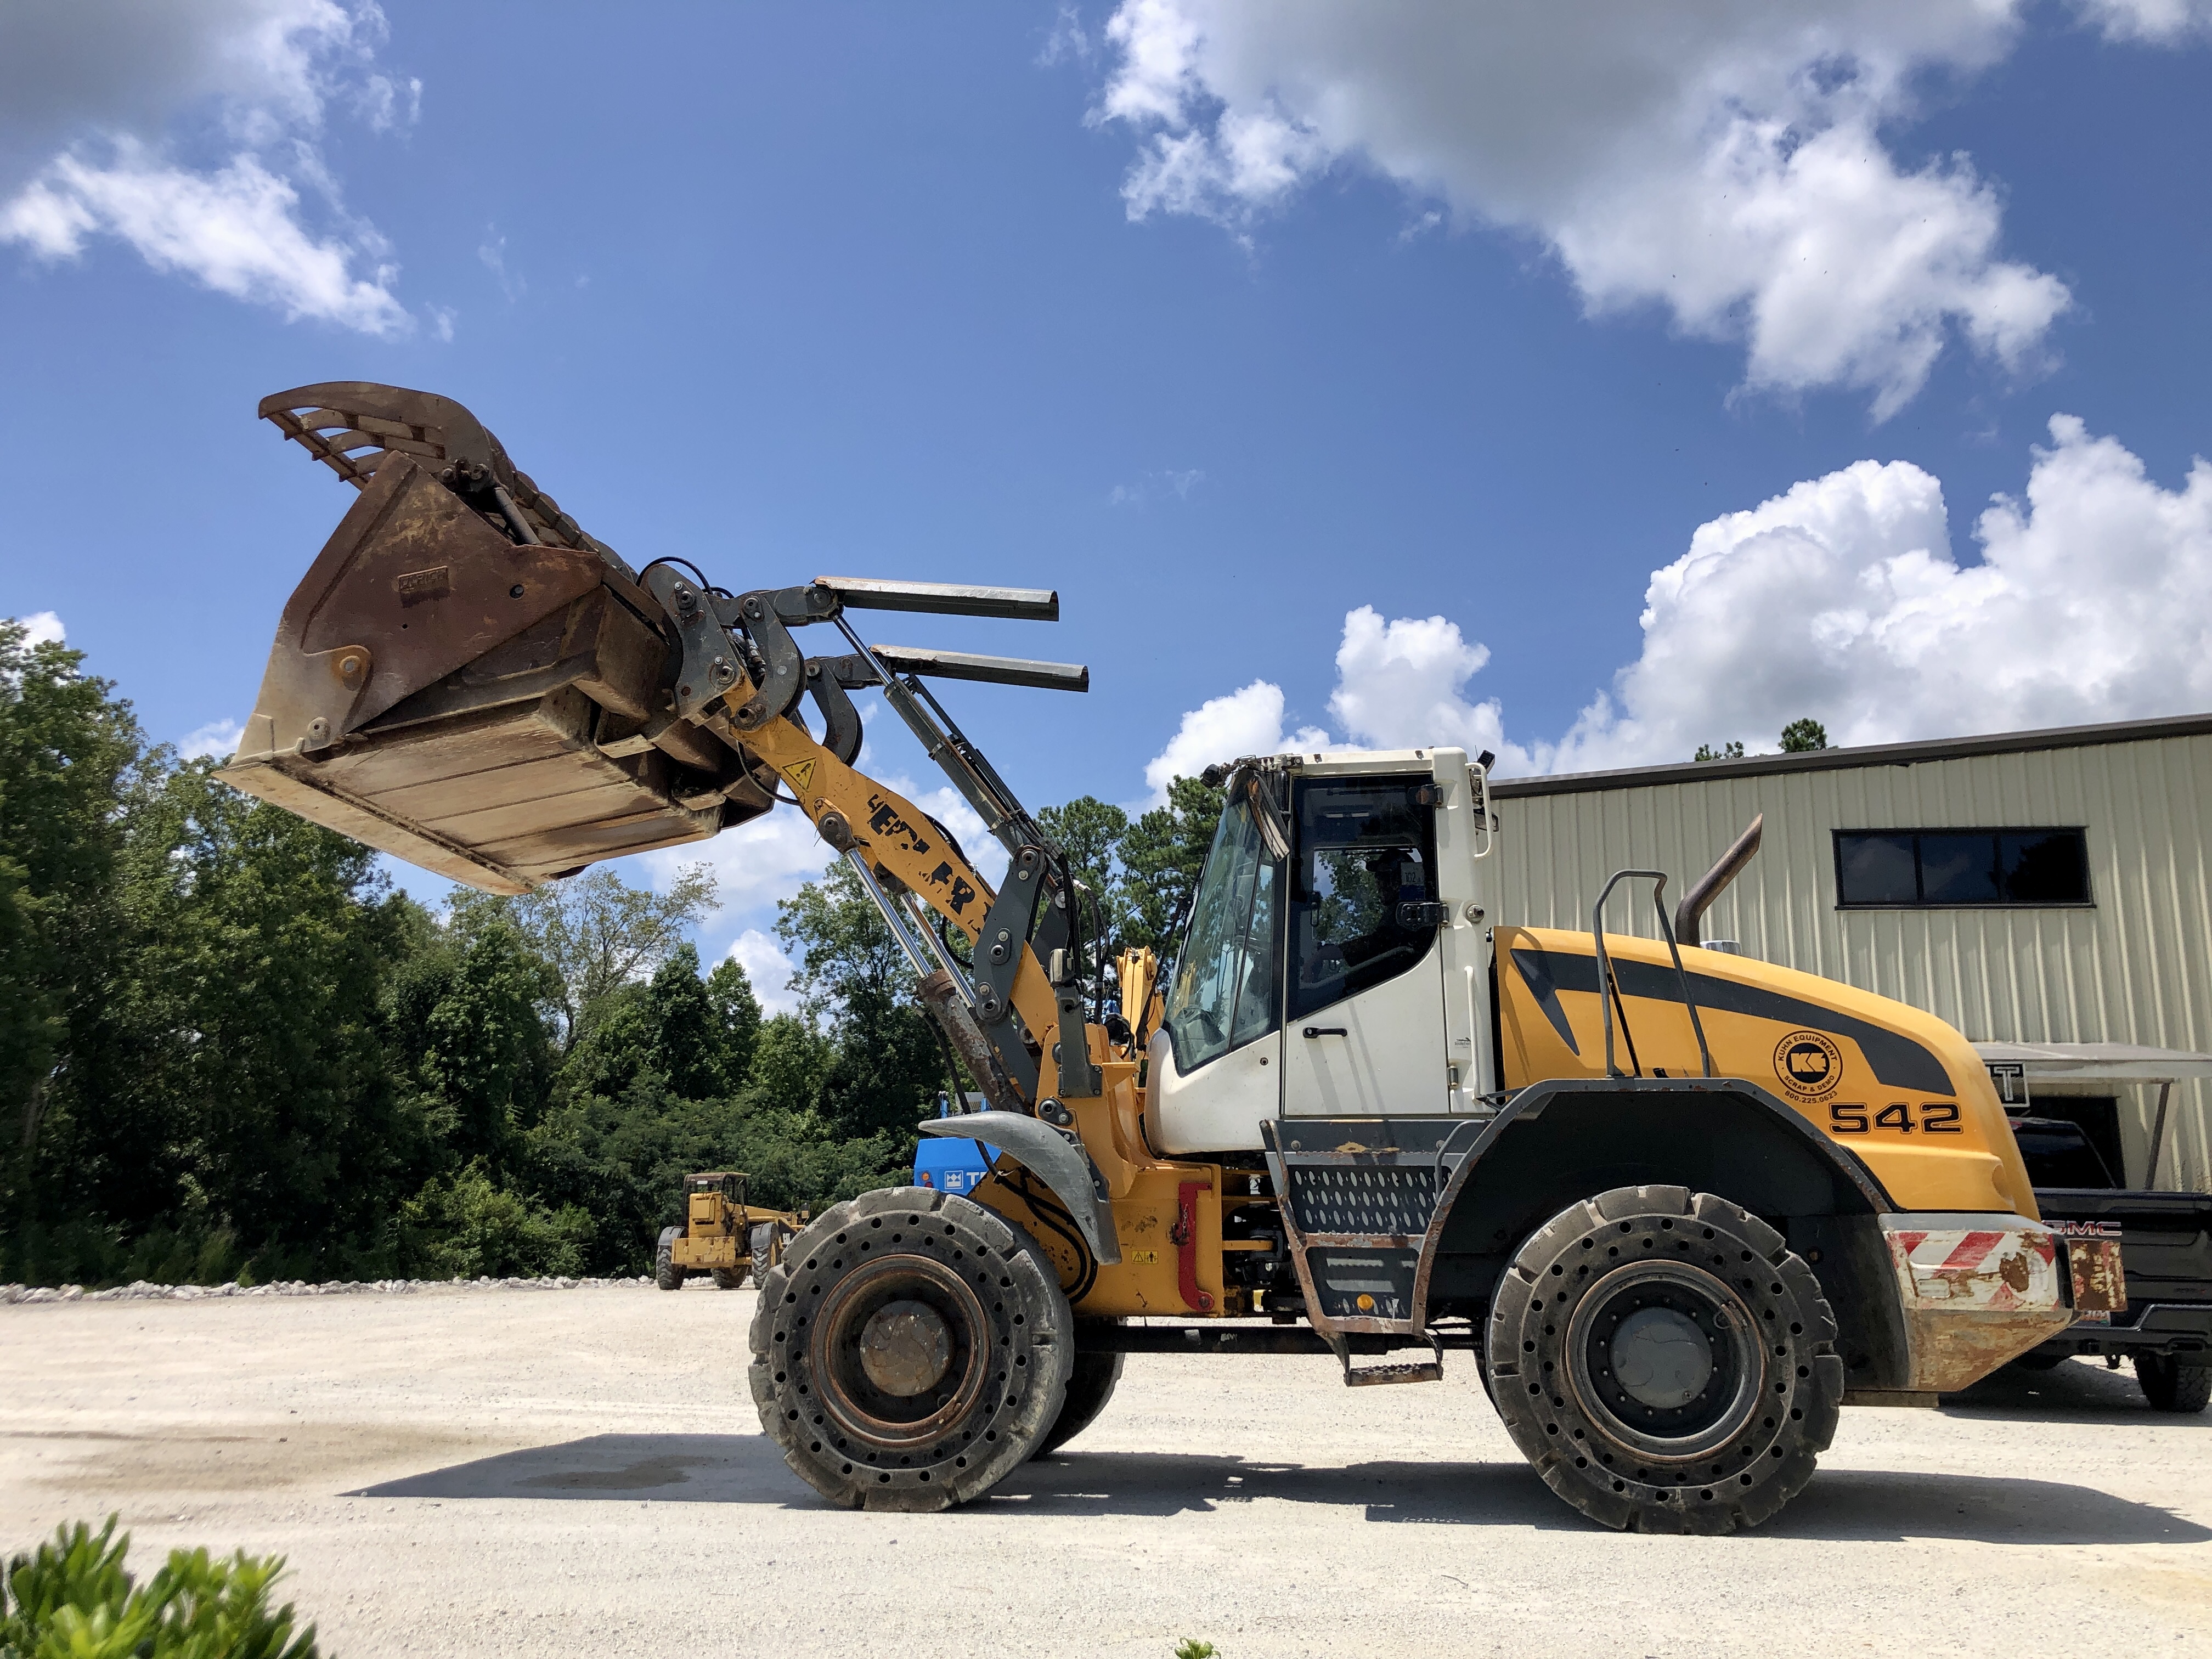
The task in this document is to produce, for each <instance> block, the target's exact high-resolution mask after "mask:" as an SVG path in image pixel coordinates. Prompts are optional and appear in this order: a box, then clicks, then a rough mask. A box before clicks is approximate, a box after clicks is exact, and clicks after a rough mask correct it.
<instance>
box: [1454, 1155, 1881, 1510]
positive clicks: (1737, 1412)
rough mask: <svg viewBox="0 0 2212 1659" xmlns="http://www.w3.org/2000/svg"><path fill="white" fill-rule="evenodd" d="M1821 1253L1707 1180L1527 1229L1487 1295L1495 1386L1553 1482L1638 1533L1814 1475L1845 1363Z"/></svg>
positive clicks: (1795, 1485) (1572, 1211)
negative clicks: (1699, 1187)
mask: <svg viewBox="0 0 2212 1659" xmlns="http://www.w3.org/2000/svg"><path fill="white" fill-rule="evenodd" d="M1835 1341H1836V1322H1835V1317H1834V1316H1833V1315H1832V1313H1831V1312H1830V1311H1829V1308H1828V1304H1827V1303H1826V1301H1825V1300H1824V1299H1823V1298H1822V1297H1821V1295H1820V1281H1819V1280H1818V1279H1815V1278H1814V1274H1813V1270H1812V1269H1811V1268H1810V1267H1808V1266H1806V1264H1805V1262H1804V1261H1802V1259H1801V1258H1799V1257H1798V1256H1797V1255H1795V1254H1793V1253H1792V1252H1791V1250H1790V1247H1789V1245H1788V1244H1787V1243H1785V1242H1784V1239H1783V1237H1782V1235H1781V1234H1779V1233H1778V1232H1776V1231H1774V1229H1773V1228H1771V1227H1770V1226H1768V1225H1766V1224H1765V1222H1763V1221H1761V1220H1760V1219H1759V1218H1758V1217H1756V1216H1754V1215H1753V1214H1751V1213H1750V1212H1747V1211H1746V1210H1743V1209H1741V1208H1740V1207H1738V1206H1735V1205H1734V1204H1730V1203H1729V1202H1728V1201H1727V1200H1724V1199H1720V1198H1716V1197H1714V1196H1713V1195H1712V1194H1710V1193H1699V1194H1694V1195H1693V1194H1691V1193H1690V1192H1689V1191H1688V1190H1687V1189H1686V1188H1681V1187H1623V1188H1615V1189H1614V1190H1613V1191H1612V1192H1608V1193H1601V1194H1598V1195H1597V1196H1596V1197H1595V1198H1593V1199H1589V1200H1586V1201H1585V1202H1583V1203H1580V1204H1577V1205H1574V1206H1571V1207H1570V1208H1568V1209H1567V1210H1565V1211H1564V1212H1562V1213H1560V1214H1559V1215H1558V1216H1556V1217H1554V1218H1553V1219H1552V1220H1551V1221H1550V1222H1549V1223H1547V1225H1545V1226H1544V1227H1542V1228H1541V1229H1540V1230H1539V1231H1537V1232H1536V1233H1535V1234H1534V1235H1533V1236H1532V1237H1530V1238H1529V1239H1528V1242H1527V1243H1524V1244H1522V1247H1521V1249H1520V1251H1519V1253H1518V1254H1517V1255H1516V1256H1515V1257H1514V1260H1513V1265H1512V1266H1511V1267H1510V1268H1509V1269H1508V1270H1507V1271H1506V1273H1505V1276H1504V1279H1502V1280H1501V1281H1500V1282H1499V1284H1498V1291H1497V1293H1496V1295H1495V1297H1494V1298H1493V1299H1492V1304H1491V1313H1490V1330H1489V1340H1488V1343H1487V1345H1486V1346H1487V1352H1486V1356H1485V1360H1484V1363H1485V1364H1486V1367H1487V1368H1488V1369H1489V1371H1490V1377H1489V1381H1490V1383H1491V1397H1492V1399H1493V1400H1494V1401H1497V1404H1498V1415H1499V1417H1501V1418H1502V1419H1504V1423H1505V1427H1506V1430H1507V1431H1508V1432H1510V1434H1511V1435H1512V1437H1513V1439H1514V1443H1516V1445H1518V1446H1519V1447H1520V1448H1521V1450H1522V1455H1525V1456H1526V1457H1527V1458H1528V1461H1529V1462H1530V1463H1531V1464H1533V1465H1534V1467H1535V1469H1536V1472H1537V1473H1538V1474H1541V1475H1542V1476H1543V1477H1544V1481H1545V1484H1546V1485H1547V1486H1550V1487H1551V1489H1552V1490H1553V1492H1557V1493H1558V1494H1559V1496H1560V1497H1561V1498H1565V1500H1566V1501H1567V1502H1568V1503H1570V1504H1573V1505H1574V1506H1575V1508H1577V1509H1578V1510H1581V1511H1582V1512H1583V1514H1584V1515H1587V1516H1589V1517H1590V1518H1591V1519H1592V1520H1594V1521H1597V1522H1602V1523H1603V1524H1604V1525H1606V1526H1608V1527H1614V1528H1622V1529H1624V1530H1628V1531H1635V1532H1698V1533H1722V1532H1732V1531H1734V1530H1735V1528H1739V1527H1752V1526H1756V1525H1758V1524H1759V1522H1762V1521H1765V1520H1766V1519H1767V1518H1768V1517H1769V1516H1772V1515H1773V1514H1774V1513H1775V1512H1776V1511H1777V1510H1780V1509H1781V1507H1782V1506H1783V1505H1784V1504H1786V1503H1788V1502H1789V1501H1790V1498H1793V1497H1795V1496H1796V1494H1797V1492H1799V1491H1800V1490H1802V1488H1803V1486H1804V1485H1805V1483H1806V1482H1807V1481H1808V1480H1811V1479H1812V1477H1813V1468H1814V1461H1815V1459H1816V1457H1817V1455H1818V1454H1819V1453H1820V1452H1822V1451H1824V1450H1826V1449H1827V1445H1828V1443H1829V1441H1830V1440H1831V1439H1832V1438H1833V1437H1834V1436H1835V1432H1836V1419H1837V1417H1838V1408H1839V1407H1840V1406H1841V1404H1842V1401H1843V1394H1844V1366H1843V1362H1842V1360H1840V1359H1839V1358H1837V1357H1836V1352H1835Z"/></svg>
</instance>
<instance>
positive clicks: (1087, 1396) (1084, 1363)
mask: <svg viewBox="0 0 2212 1659" xmlns="http://www.w3.org/2000/svg"><path fill="white" fill-rule="evenodd" d="M1101 1323H1108V1324H1117V1325H1118V1324H1119V1323H1121V1322H1120V1321H1119V1320H1110V1321H1101ZM1127 1358H1128V1355H1127V1354H1120V1353H1083V1352H1078V1353H1077V1354H1076V1356H1075V1364H1074V1366H1073V1369H1071V1370H1069V1372H1068V1375H1067V1400H1066V1403H1065V1404H1064V1405H1062V1406H1061V1407H1060V1418H1059V1420H1058V1421H1057V1422H1055V1423H1054V1425H1052V1431H1051V1432H1050V1433H1048V1434H1047V1435H1046V1436H1045V1437H1044V1439H1043V1440H1042V1442H1041V1443H1039V1444H1038V1446H1037V1449H1036V1451H1034V1452H1032V1453H1031V1454H1030V1455H1031V1456H1033V1457H1042V1456H1044V1455H1046V1454H1048V1453H1049V1452H1056V1451H1058V1450H1059V1449H1060V1448H1061V1447H1062V1446H1065V1445H1066V1443H1068V1442H1069V1441H1071V1440H1073V1439H1074V1438H1075V1437H1076V1436H1077V1435H1079V1434H1081V1433H1082V1432H1083V1431H1084V1430H1085V1429H1087V1428H1089V1427H1090V1426H1091V1425H1092V1424H1093V1423H1095V1422H1097V1420H1098V1413H1101V1412H1103V1411H1104V1410H1105V1409H1106V1402H1107V1401H1109V1400H1111V1399H1112V1398H1113V1397H1114V1390H1115V1388H1116V1387H1117V1386H1118V1385H1119V1384H1120V1383H1121V1367H1122V1364H1123V1363H1124V1362H1125V1361H1126V1360H1127Z"/></svg>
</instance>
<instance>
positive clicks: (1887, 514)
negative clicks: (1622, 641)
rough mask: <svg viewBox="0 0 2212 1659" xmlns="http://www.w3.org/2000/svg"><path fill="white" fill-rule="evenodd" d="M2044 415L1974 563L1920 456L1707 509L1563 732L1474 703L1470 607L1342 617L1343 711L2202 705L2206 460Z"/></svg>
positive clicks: (1617, 758)
mask: <svg viewBox="0 0 2212 1659" xmlns="http://www.w3.org/2000/svg"><path fill="white" fill-rule="evenodd" d="M2050 431H2051V444H2050V447H2047V448H2039V449H2037V450H2036V451H2035V452H2034V454H2033V464H2032V466H2031V469H2030V471H2029V474H2028V479H2027V489H2026V490H2025V492H2024V494H2023V496H2022V498H2021V499H2018V500H2015V499H2012V498H2009V497H2002V496H2000V497H1998V498H1996V501H1994V502H1993V503H1992V505H1991V506H1990V507H1989V508H1988V509H1987V510H1986V511H1984V513H1982V515H1981V517H1980V520H1978V525H1977V526H1976V532H1975V534H1976V538H1977V539H1978V541H1979V543H1980V544H1981V551H1982V557H1981V561H1980V562H1978V563H1971V564H1962V563H1960V562H1959V561H1958V559H1957V558H1955V557H1954V555H1953V553H1952V550H1951V544H1950V538H1949V533H1948V528H1947V523H1946V515H1945V511H1944V502H1943V490H1942V484H1941V483H1939V482H1938V481H1937V480H1936V478H1934V477H1931V476H1930V475H1929V473H1927V472H1925V471H1922V470H1921V469H1920V468H1918V467H1917V466H1914V465H1911V463H1910V462H1906V461H1890V462H1887V463H1884V462H1878V461H1872V460H1866V461H1859V462H1857V463H1855V464H1853V465H1850V466H1848V467H1845V468H1844V469H1842V470H1841V471H1836V472H1832V473H1829V474H1828V475H1827V476H1826V477H1820V478H1814V479H1809V480H1808V481H1806V482H1805V483H1799V484H1796V485H1794V486H1792V487H1791V488H1790V489H1788V490H1786V491H1784V493H1783V494H1781V495H1777V496H1775V497H1774V498H1773V499H1772V500H1771V501H1764V502H1761V503H1760V504H1759V506H1757V507H1752V508H1749V509H1747V510H1746V511H1744V512H1741V513H1728V514H1725V515H1724V516H1723V517H1721V518H1717V519H1715V520H1712V521H1711V523H1709V524H1706V525H1704V526H1700V527H1699V529H1698V530H1697V532H1695V533H1694V534H1693V535H1692V537H1691V538H1690V545H1689V549H1688V550H1687V551H1686V552H1685V553H1684V554H1683V555H1682V556H1681V557H1680V558H1679V559H1677V560H1675V561H1674V562H1673V563H1671V564H1669V565H1668V566H1667V567H1665V568H1663V569H1661V570H1657V571H1654V572H1653V573H1652V575H1651V580H1650V585H1649V586H1648V587H1647V588H1646V590H1645V592H1644V614H1643V619H1642V620H1643V629H1644V643H1643V648H1642V650H1641V651H1640V653H1638V657H1637V659H1636V660H1635V661H1634V662H1632V663H1631V664H1629V665H1627V666H1626V667H1625V668H1623V669H1622V670H1621V671H1620V672H1619V673H1618V674H1617V675H1615V676H1614V678H1613V684H1612V687H1611V689H1610V690H1608V691H1606V692H1603V693H1601V694H1600V695H1599V696H1596V697H1595V698H1594V699H1593V700H1592V702H1591V703H1590V704H1589V707H1588V708H1585V709H1584V710H1583V714H1582V715H1581V716H1580V718H1579V719H1577V720H1576V721H1575V722H1574V724H1573V726H1571V729H1570V730H1569V731H1568V732H1567V733H1566V734H1565V737H1564V738H1562V739H1560V740H1559V741H1556V742H1552V741H1541V740H1533V741H1532V740H1527V739H1523V740H1522V741H1521V742H1518V743H1516V742H1513V741H1510V740H1509V739H1508V738H1506V736H1505V734H1504V716H1503V712H1502V710H1501V709H1500V707H1499V705H1498V702H1497V701H1496V700H1494V699H1493V700H1491V701H1487V702H1470V701H1469V700H1468V697H1467V696H1466V691H1465V688H1466V686H1467V684H1468V680H1469V679H1470V678H1472V677H1473V676H1474V674H1475V673H1476V672H1478V671H1480V669H1481V668H1482V666H1483V665H1484V664H1485V662H1486V659H1487V658H1488V654H1489V653H1487V651H1486V649H1485V648H1484V647H1482V646H1480V644H1475V643H1471V642H1469V641H1468V640H1467V639H1466V637H1465V636H1464V635H1462V633H1461V631H1460V629H1459V628H1458V626H1457V625H1456V624H1455V623H1451V622H1449V621H1448V620H1446V619H1445V618H1444V617H1427V618H1425V619H1419V620H1415V619H1410V618H1400V619H1398V620H1395V621H1391V622H1388V623H1386V622H1385V621H1384V620H1383V617H1382V616H1381V614H1380V613H1378V612H1377V611H1374V610H1373V609H1372V608H1370V607H1367V606H1362V607H1361V608H1359V609H1358V610H1356V611H1352V612H1351V613H1349V614H1348V615H1347V616H1346V617H1345V623H1344V636H1343V643H1342V645H1341V646H1340V647H1339V649H1338V652H1337V657H1336V666H1337V684H1336V689H1335V691H1334V694H1333V695H1332V696H1331V697H1330V699H1329V708H1330V712H1331V713H1332V714H1334V716H1335V718H1336V720H1338V721H1339V722H1340V724H1341V726H1343V728H1344V730H1345V732H1346V733H1347V736H1348V739H1349V743H1350V744H1352V745H1365V746H1373V747H1390V748H1402V747H1413V746H1422V745H1425V744H1461V745H1463V746H1464V747H1466V748H1467V749H1468V750H1469V751H1471V752H1473V751H1478V750H1482V749H1491V750H1495V751H1496V752H1497V753H1498V756H1499V757H1500V763H1499V769H1500V771H1501V772H1505V773H1510V772H1519V771H1550V772H1565V771H1587V770H1596V769H1604V768H1607V767H1619V766H1633V765H1644V764H1651V763H1664V762H1668V761H1681V760H1687V759H1688V758H1689V757H1690V756H1691V755H1692V752H1693V751H1694V750H1696V748H1697V747H1698V745H1699V744H1701V743H1711V744H1716V745H1718V744H1723V743H1724V742H1727V741H1729V740H1730V739H1734V740H1736V741H1739V742H1741V743H1742V744H1744V745H1745V747H1746V748H1747V750H1751V751H1752V752H1753V753H1757V752H1759V751H1761V750H1772V748H1773V747H1774V745H1775V744H1776V742H1777V740H1778V734H1779V733H1780V732H1781V729H1782V727H1783V726H1784V725H1785V724H1787V723H1788V722H1790V720H1796V719H1799V718H1802V717H1808V716H1809V717H1810V718H1813V719H1814V720H1820V722H1821V723H1822V724H1823V725H1824V726H1826V727H1827V731H1828V736H1829V740H1830V741H1831V742H1832V743H1833V744H1872V743H1887V742H1897V741H1902V740H1905V739H1910V738H1934V737H1945V736H1953V735H1960V734H1966V733H1972V732H2005V731H2020V730H2027V729H2033V728H2034V727H2038V726H2063V725H2073V724H2087V723H2092V722H2095V721H2099V720H2128V719H2136V718H2144V717H2148V716H2152V715H2158V714H2179V713H2185V712H2191V711H2196V710H2202V709H2206V708H2212V462H2207V461H2204V460H2203V459H2199V460H2197V462H2196V463H2195V464H2194V465H2192V466H2191V469H2190V471H2189V474H2188V477H2186V478H2185V480H2184V481H2183V483H2181V485H2180V486H2179V488H2177V489H2165V488H2163V487H2161V486H2160V484H2159V483H2157V482H2156V481H2155V480H2154V479H2152V478H2151V477H2149V476H2148V473H2147V472H2146V471H2145V469H2144V467H2143V464H2142V461H2141V460H2140V459H2137V458H2136V456H2135V455H2134V454H2132V453H2130V452H2129V451H2128V450H2127V449H2126V448H2125V447H2124V446H2122V445H2121V444H2120V443H2119V442H2118V441H2117V440H2115V439H2112V438H2106V437H2097V436H2094V435H2092V434H2091V433H2090V432H2089V431H2088V429H2087V428H2086V427H2085V426H2084V425H2083V424H2082V422H2081V421H2079V420H2077V419H2075V418H2074V417H2073V416H2067V415H2059V416H2053V417H2052V418H2051V428H2050ZM1282 708H1283V694H1282V692H1281V690H1279V688H1277V687H1275V686H1273V685H1271V684H1267V683H1266V682H1265V681H1255V682H1254V683H1253V684H1250V685H1248V686H1246V687H1245V688H1244V689H1243V690H1241V691H1238V692H1237V693H1235V694H1233V695H1232V696H1228V697H1222V698H1216V699H1215V700H1213V701H1212V702H1208V703H1206V704H1205V705H1204V706H1203V707H1202V708H1200V709H1199V710H1197V711H1195V712H1194V713H1192V714H1186V715H1185V716H1184V717H1183V720H1182V730H1181V731H1180V732H1178V733H1177V735H1176V738H1175V739H1174V740H1173V741H1171V742H1170V744H1169V745H1168V748H1167V749H1166V750H1164V752H1163V753H1162V754H1161V755H1160V756H1159V757H1157V758H1156V759H1154V760H1153V761H1152V763H1151V764H1150V765H1149V766H1147V767H1146V773H1145V776H1146V782H1147V783H1149V784H1151V785H1152V787H1153V788H1154V790H1155V791H1156V792H1158V791H1162V790H1164V787H1165V783H1166V781H1167V779H1168V778H1169V777H1170V776H1172V775H1175V774H1176V773H1178V772H1181V773H1194V772H1195V771H1196V770H1197V769H1198V768H1199V767H1200V766H1201V765H1203V764H1204V763H1206V761H1209V760H1219V759H1227V758H1229V757H1231V755H1233V754H1255V753H1264V752H1267V750H1270V749H1273V748H1275V747H1277V746H1279V733H1280V728H1281V717H1282V715H1281V711H1282ZM1327 743H1328V739H1327V738H1326V736H1325V734H1322V733H1318V732H1316V733H1310V734H1301V740H1300V742H1299V744H1297V745H1296V746H1298V747H1308V746H1311V747H1322V746H1325V745H1326V744H1327Z"/></svg>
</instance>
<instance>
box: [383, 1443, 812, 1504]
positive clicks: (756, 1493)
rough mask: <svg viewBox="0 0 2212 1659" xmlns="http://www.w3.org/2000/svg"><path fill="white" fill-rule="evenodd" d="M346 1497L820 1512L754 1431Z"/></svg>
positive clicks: (586, 1454)
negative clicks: (628, 1502)
mask: <svg viewBox="0 0 2212 1659" xmlns="http://www.w3.org/2000/svg"><path fill="white" fill-rule="evenodd" d="M344 1496H346V1497H348V1498H584V1499H586V1500H591V1501H604V1500H606V1499H609V1498H641V1499H645V1500H647V1501H649V1502H657V1503H664V1504H670V1503H672V1504H780V1505H781V1506H783V1507H785V1508H787V1509H814V1508H827V1507H828V1505H827V1504H825V1503H824V1502H823V1499H821V1498H818V1497H817V1496H816V1495H815V1494H814V1493H813V1492H811V1491H810V1490H809V1489H808V1488H807V1487H806V1486H805V1484H804V1483H802V1482H801V1481H800V1480H799V1477H798V1476H797V1475H795V1474H792V1472H791V1471H790V1470H789V1469H788V1468H785V1467H784V1462H783V1457H782V1455H781V1453H779V1452H778V1451H777V1450H776V1449H775V1445H774V1444H773V1443H771V1442H769V1440H768V1439H767V1438H766V1437H764V1436H762V1435H757V1434H594V1435H591V1436H588V1437H586V1438H584V1439H581V1440H570V1441H566V1442H563V1443H562V1444H560V1445H557V1446H532V1447H530V1448H528V1449H526V1450H523V1451H513V1452H501V1453H500V1454H499V1455H497V1456H495V1457H480V1458H477V1459H475V1460H474V1461H473V1462H467V1463H455V1464H452V1465H450V1466H449V1467H447V1468H442V1469H431V1470H428V1471H427V1472H426V1473H424V1474H410V1475H403V1476H402V1477H401V1478H400V1479H398V1480H386V1481H384V1482H382V1483H380V1484H379V1485H377V1486H364V1487H362V1489H361V1490H360V1491H358V1492H347V1493H345V1494H344Z"/></svg>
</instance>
